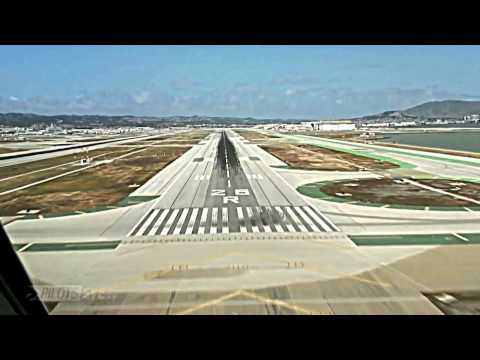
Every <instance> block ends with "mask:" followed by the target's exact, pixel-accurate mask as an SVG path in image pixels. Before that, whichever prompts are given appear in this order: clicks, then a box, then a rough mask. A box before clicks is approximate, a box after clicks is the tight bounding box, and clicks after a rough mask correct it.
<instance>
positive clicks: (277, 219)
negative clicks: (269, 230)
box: [268, 207, 285, 233]
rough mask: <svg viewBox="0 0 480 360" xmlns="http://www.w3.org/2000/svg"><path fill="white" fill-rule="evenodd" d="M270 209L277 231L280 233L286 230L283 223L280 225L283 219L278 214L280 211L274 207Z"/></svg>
mask: <svg viewBox="0 0 480 360" xmlns="http://www.w3.org/2000/svg"><path fill="white" fill-rule="evenodd" d="M268 210H269V211H270V215H271V218H272V221H273V225H274V226H275V229H276V231H277V232H279V233H283V232H285V231H284V230H283V227H282V225H280V223H281V222H282V221H281V218H280V216H279V214H278V211H277V210H276V209H275V208H274V207H269V208H268Z"/></svg>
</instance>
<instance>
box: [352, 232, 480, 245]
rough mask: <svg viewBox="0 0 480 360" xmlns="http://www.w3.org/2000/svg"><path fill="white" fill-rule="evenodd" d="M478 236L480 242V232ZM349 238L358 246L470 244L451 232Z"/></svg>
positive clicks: (354, 236)
mask: <svg viewBox="0 0 480 360" xmlns="http://www.w3.org/2000/svg"><path fill="white" fill-rule="evenodd" d="M478 236H479V242H480V234H478ZM349 238H350V239H351V240H352V241H353V242H354V243H355V244H356V245H358V246H388V245H459V244H461V245H465V244H468V243H467V242H465V241H463V240H461V239H459V238H458V237H456V236H453V235H451V234H418V235H350V236H349Z"/></svg>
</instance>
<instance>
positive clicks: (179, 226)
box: [173, 209, 188, 235]
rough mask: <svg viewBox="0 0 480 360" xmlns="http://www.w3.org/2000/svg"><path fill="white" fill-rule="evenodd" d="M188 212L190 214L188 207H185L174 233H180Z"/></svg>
mask: <svg viewBox="0 0 480 360" xmlns="http://www.w3.org/2000/svg"><path fill="white" fill-rule="evenodd" d="M187 214H188V209H183V210H182V213H181V215H180V218H179V219H178V222H177V226H175V230H174V231H173V235H178V234H180V230H181V229H182V227H183V222H184V221H185V218H186V217H187Z"/></svg>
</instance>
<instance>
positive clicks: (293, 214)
mask: <svg viewBox="0 0 480 360" xmlns="http://www.w3.org/2000/svg"><path fill="white" fill-rule="evenodd" d="M285 209H286V210H287V212H288V214H289V215H290V217H291V218H292V219H293V221H294V222H295V224H296V225H297V227H298V228H299V229H300V231H301V232H308V229H307V228H306V227H305V225H303V224H302V221H301V220H300V219H299V218H298V217H297V215H295V213H294V212H293V210H292V208H291V207H286V208H285Z"/></svg>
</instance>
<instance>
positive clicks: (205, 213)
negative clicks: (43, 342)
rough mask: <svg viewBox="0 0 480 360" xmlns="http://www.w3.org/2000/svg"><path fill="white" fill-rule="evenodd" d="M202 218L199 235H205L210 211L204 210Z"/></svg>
mask: <svg viewBox="0 0 480 360" xmlns="http://www.w3.org/2000/svg"><path fill="white" fill-rule="evenodd" d="M201 211H202V217H201V219H200V225H199V226H198V233H199V234H205V227H206V225H207V215H208V211H209V209H202V210H201Z"/></svg>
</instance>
